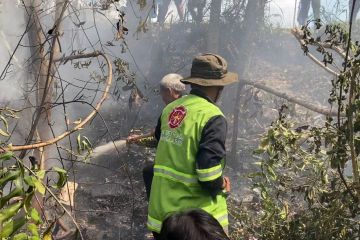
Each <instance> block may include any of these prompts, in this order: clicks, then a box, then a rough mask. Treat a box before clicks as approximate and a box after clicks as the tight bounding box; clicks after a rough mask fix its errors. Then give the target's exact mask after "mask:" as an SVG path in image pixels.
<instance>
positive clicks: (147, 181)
mask: <svg viewBox="0 0 360 240" xmlns="http://www.w3.org/2000/svg"><path fill="white" fill-rule="evenodd" d="M153 177H154V163H153V162H152V163H146V164H145V166H144V168H143V179H144V185H145V190H146V197H147V199H148V201H149V199H150V191H151V183H152V180H153Z"/></svg>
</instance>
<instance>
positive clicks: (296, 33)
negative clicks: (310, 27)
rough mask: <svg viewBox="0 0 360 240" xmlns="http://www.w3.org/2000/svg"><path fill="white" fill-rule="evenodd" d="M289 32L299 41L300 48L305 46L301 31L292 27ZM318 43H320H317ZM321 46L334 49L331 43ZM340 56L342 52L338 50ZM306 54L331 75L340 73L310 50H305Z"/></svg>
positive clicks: (337, 75)
mask: <svg viewBox="0 0 360 240" xmlns="http://www.w3.org/2000/svg"><path fill="white" fill-rule="evenodd" d="M291 33H292V34H293V35H294V37H295V38H296V39H297V40H298V41H299V43H300V45H301V47H302V48H304V47H306V43H305V41H304V39H303V34H302V31H301V30H299V29H297V28H294V29H292V30H291ZM319 44H320V43H319ZM321 46H322V47H324V48H325V46H326V48H331V49H333V50H335V49H334V48H333V47H331V45H328V44H326V45H321ZM336 49H337V50H335V51H336V52H338V51H340V49H338V48H336ZM338 53H339V54H340V55H341V56H342V54H343V53H341V51H340V52H338ZM306 56H308V57H309V58H310V59H311V60H312V61H313V62H315V63H316V64H317V65H319V66H320V67H322V68H323V69H325V70H326V71H327V72H329V73H331V74H332V75H334V76H336V77H339V76H340V74H339V73H337V72H336V71H334V70H332V69H331V68H329V67H327V66H326V65H325V64H324V63H323V62H322V61H320V60H319V59H317V58H316V57H315V56H314V55H312V54H311V53H310V52H307V53H306Z"/></svg>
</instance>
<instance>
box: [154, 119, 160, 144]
mask: <svg viewBox="0 0 360 240" xmlns="http://www.w3.org/2000/svg"><path fill="white" fill-rule="evenodd" d="M160 136H161V115H160V117H159V119H158V122H157V124H156V127H155V139H156V140H157V141H158V142H159V141H160Z"/></svg>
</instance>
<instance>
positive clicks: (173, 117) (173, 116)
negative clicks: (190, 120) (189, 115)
mask: <svg viewBox="0 0 360 240" xmlns="http://www.w3.org/2000/svg"><path fill="white" fill-rule="evenodd" d="M185 116H186V108H185V107H184V106H178V107H176V108H174V109H173V110H172V111H171V113H170V115H169V121H168V125H169V127H170V128H177V127H179V126H180V125H181V123H182V121H183V120H184V118H185Z"/></svg>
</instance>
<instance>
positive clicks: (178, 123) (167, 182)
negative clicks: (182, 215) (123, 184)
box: [147, 94, 228, 232]
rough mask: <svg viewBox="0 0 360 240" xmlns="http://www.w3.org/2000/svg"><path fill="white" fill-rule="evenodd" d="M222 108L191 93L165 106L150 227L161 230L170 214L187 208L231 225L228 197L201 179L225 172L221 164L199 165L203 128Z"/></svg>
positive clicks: (150, 206) (211, 177)
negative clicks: (215, 192) (211, 189)
mask: <svg viewBox="0 0 360 240" xmlns="http://www.w3.org/2000/svg"><path fill="white" fill-rule="evenodd" d="M219 115H223V114H222V112H221V110H220V109H219V108H218V107H217V106H216V105H214V104H212V103H210V102H209V101H207V100H206V99H204V98H202V97H199V96H196V95H192V94H190V95H188V96H185V97H182V98H180V99H178V100H176V101H174V102H172V103H170V104H169V105H168V106H166V107H165V109H164V111H163V113H162V116H161V137H160V141H159V143H158V146H157V152H156V158H155V166H154V178H153V182H152V186H151V193H150V201H149V211H148V222H147V226H148V228H149V230H151V231H154V232H160V230H161V224H162V222H163V220H165V218H166V217H168V216H169V215H170V214H172V213H174V212H178V211H182V210H186V209H192V208H202V209H203V210H205V211H207V212H208V213H210V214H211V215H212V216H214V217H215V218H216V219H217V220H218V221H219V223H220V224H221V225H222V226H223V227H225V226H227V225H228V212H227V205H226V199H225V196H224V195H223V194H218V195H217V196H216V197H215V198H213V197H211V196H210V194H209V192H208V191H207V190H205V189H203V188H202V187H201V185H200V184H199V181H201V182H206V181H212V180H214V179H217V178H219V177H221V176H222V170H223V166H222V165H221V164H219V165H216V166H211V167H209V168H207V169H197V167H196V154H197V151H198V147H199V142H200V139H201V133H202V129H203V128H204V126H205V125H206V123H207V122H208V121H209V119H211V118H212V117H214V116H219Z"/></svg>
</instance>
